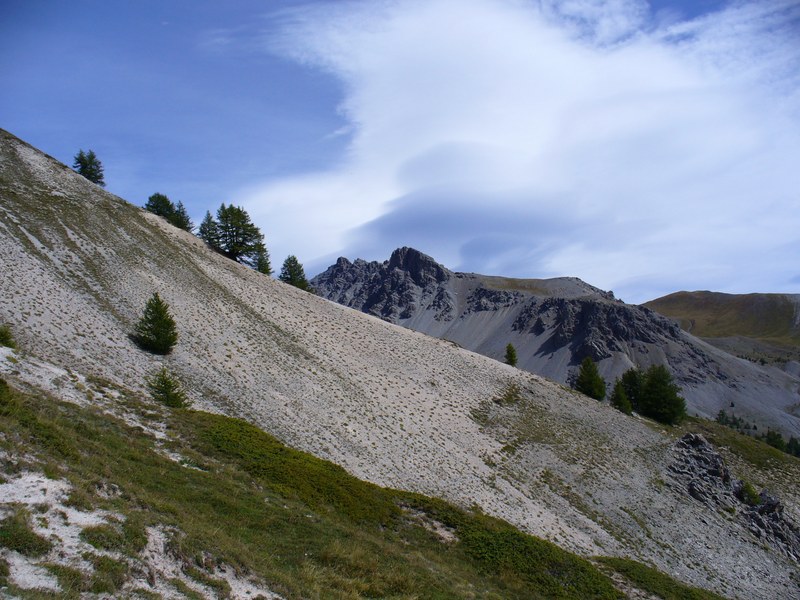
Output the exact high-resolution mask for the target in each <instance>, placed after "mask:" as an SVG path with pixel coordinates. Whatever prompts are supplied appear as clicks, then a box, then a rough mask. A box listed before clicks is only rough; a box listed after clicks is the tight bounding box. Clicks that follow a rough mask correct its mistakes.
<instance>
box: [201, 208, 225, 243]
mask: <svg viewBox="0 0 800 600" xmlns="http://www.w3.org/2000/svg"><path fill="white" fill-rule="evenodd" d="M197 235H198V237H199V238H200V239H201V240H203V241H204V242H205V243H206V244H208V245H209V246H211V247H212V248H213V249H214V250H216V251H217V252H221V249H220V246H219V227H218V226H217V222H216V221H215V220H214V217H212V216H211V211H209V210H207V211H206V216H205V217H203V221H202V222H201V223H200V227H199V228H198V229H197Z"/></svg>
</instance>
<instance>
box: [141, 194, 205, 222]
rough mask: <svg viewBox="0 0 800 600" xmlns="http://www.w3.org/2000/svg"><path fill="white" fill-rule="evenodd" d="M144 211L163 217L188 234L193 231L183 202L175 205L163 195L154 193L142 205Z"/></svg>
mask: <svg viewBox="0 0 800 600" xmlns="http://www.w3.org/2000/svg"><path fill="white" fill-rule="evenodd" d="M144 209H145V210H147V211H149V212H151V213H153V214H154V215H158V216H160V217H164V218H165V219H166V220H167V222H169V223H170V224H172V225H174V226H175V227H178V228H179V229H183V230H184V231H189V232H191V231H192V230H193V229H194V223H192V220H191V218H189V213H188V212H186V207H185V206H184V205H183V202H180V201H178V204H177V205H175V204H173V203H172V201H171V200H170V199H169V198H167V197H166V196H165V195H164V194H159V193H158V192H156V193H155V194H153V195H152V196H150V197H149V198H148V199H147V203H146V204H145V205H144Z"/></svg>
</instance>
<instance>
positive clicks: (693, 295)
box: [645, 291, 800, 360]
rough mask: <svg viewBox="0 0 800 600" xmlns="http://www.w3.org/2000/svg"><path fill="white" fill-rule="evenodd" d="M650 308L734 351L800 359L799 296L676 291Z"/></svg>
mask: <svg viewBox="0 0 800 600" xmlns="http://www.w3.org/2000/svg"><path fill="white" fill-rule="evenodd" d="M645 306H647V307H648V308H650V309H652V310H654V311H656V312H658V313H661V314H662V315H664V316H667V317H670V318H672V319H675V320H676V321H677V322H678V323H679V324H680V326H681V328H682V329H684V330H686V331H688V332H690V333H692V334H693V335H696V336H698V337H702V338H706V339H708V340H709V341H711V342H712V343H714V344H715V345H719V346H721V347H723V348H726V349H730V350H731V351H734V352H739V353H741V354H744V355H752V356H754V357H755V358H758V356H759V355H760V354H763V355H765V356H766V357H770V356H774V357H781V356H784V357H786V358H789V359H795V360H797V358H799V357H800V294H722V293H719V292H708V291H699V292H676V293H674V294H669V295H668V296H664V297H662V298H657V299H655V300H651V301H650V302H647V303H645Z"/></svg>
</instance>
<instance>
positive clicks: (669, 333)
mask: <svg viewBox="0 0 800 600" xmlns="http://www.w3.org/2000/svg"><path fill="white" fill-rule="evenodd" d="M312 285H313V286H314V288H315V289H316V290H317V293H319V294H320V295H321V296H323V297H325V298H328V299H329V300H333V301H335V302H338V303H340V304H344V305H345V306H349V307H351V308H355V309H357V310H360V311H362V312H366V313H368V314H372V315H374V316H376V317H379V318H381V319H384V320H386V321H389V322H391V323H396V324H399V325H402V326H404V327H408V328H410V329H414V330H417V331H421V332H424V333H427V334H429V335H433V336H436V337H439V338H442V339H446V340H450V341H452V342H455V343H457V344H459V345H460V346H463V347H464V348H468V349H470V350H474V351H476V352H479V353H481V354H484V355H486V356H490V357H492V358H495V359H498V360H502V359H503V356H504V353H505V348H506V345H507V344H509V343H511V344H513V345H514V347H515V348H516V352H517V357H518V366H519V367H520V368H523V369H526V370H528V371H531V372H533V373H537V374H539V375H543V376H545V377H548V378H550V379H553V380H555V381H559V382H562V383H569V382H571V381H572V379H573V378H574V377H575V374H576V372H577V369H578V366H579V364H580V362H581V360H583V359H584V357H587V356H589V357H591V358H592V359H594V360H595V361H596V362H597V363H598V366H599V369H600V372H601V374H602V375H603V376H604V377H605V379H606V381H607V383H608V384H609V387H610V384H611V383H613V381H614V380H615V379H616V378H617V377H619V376H620V375H621V374H622V373H623V372H624V371H626V370H627V369H629V368H631V367H633V366H637V367H640V368H644V369H646V368H648V367H649V366H651V365H654V364H664V365H666V366H668V367H669V369H670V370H671V372H672V373H673V375H674V377H675V379H676V381H677V383H678V384H679V385H680V387H681V389H682V393H683V395H684V396H685V398H686V400H687V405H688V409H689V412H690V414H696V415H700V416H705V417H709V418H714V417H715V416H716V415H717V413H718V412H719V411H720V410H721V409H724V410H727V411H729V412H735V413H736V414H737V415H739V416H740V417H742V418H744V419H746V420H748V421H753V422H755V423H757V424H758V425H759V426H760V427H761V428H768V427H769V428H773V429H778V430H780V431H782V432H783V433H784V434H785V435H787V436H789V435H800V408H799V407H800V377H798V375H797V371H796V370H794V371H793V370H792V369H786V368H782V369H781V368H776V367H774V366H772V365H762V364H758V363H757V362H753V361H750V360H746V359H743V358H739V357H737V356H733V355H731V354H729V353H727V352H725V351H724V350H722V349H720V348H717V347H714V346H712V345H710V344H708V343H706V342H705V341H703V340H701V339H699V338H696V337H694V336H693V335H691V334H690V333H688V332H686V331H683V330H682V329H681V328H680V327H679V325H678V323H676V322H675V321H673V320H672V319H669V318H667V317H664V316H662V315H660V314H658V313H656V312H654V311H653V310H651V309H649V308H647V307H644V306H637V305H631V304H626V303H624V302H622V301H620V300H617V299H615V298H614V295H613V294H612V293H611V292H605V291H602V290H600V289H598V288H596V287H594V286H591V285H589V284H587V283H585V282H583V281H581V280H580V279H577V278H571V277H561V278H555V279H511V278H505V277H495V276H486V275H478V274H474V273H457V272H452V271H450V270H448V269H447V268H445V267H444V266H442V265H440V264H438V263H437V262H436V261H435V260H434V259H433V258H431V257H429V256H427V255H425V254H423V253H421V252H419V251H417V250H414V249H412V248H400V249H398V250H395V251H394V252H393V253H392V255H391V257H390V258H389V260H387V261H384V262H375V261H374V262H366V261H364V260H360V259H357V260H355V261H353V262H351V261H349V260H347V259H346V258H339V259H338V260H337V262H336V264H334V265H332V266H331V267H329V268H328V269H327V270H326V271H325V272H323V273H321V274H319V275H317V276H316V277H314V279H313V280H312Z"/></svg>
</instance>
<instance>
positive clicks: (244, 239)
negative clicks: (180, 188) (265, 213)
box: [197, 202, 272, 275]
mask: <svg viewBox="0 0 800 600" xmlns="http://www.w3.org/2000/svg"><path fill="white" fill-rule="evenodd" d="M197 235H198V236H199V237H200V239H202V240H203V241H204V242H206V243H207V244H208V245H209V246H211V247H212V248H213V249H214V250H216V251H217V252H219V253H220V254H223V255H225V256H227V257H228V258H230V259H231V260H235V261H237V262H240V263H242V264H244V265H247V266H248V267H251V268H253V269H255V270H256V271H258V272H259V273H264V274H265V275H271V274H272V265H271V264H270V259H269V252H268V251H267V247H266V246H265V245H264V235H263V234H262V233H261V230H260V229H259V228H258V227H256V225H255V224H254V223H253V222H252V221H251V220H250V215H248V214H247V211H245V210H244V209H243V208H241V207H239V206H232V205H231V206H226V205H225V203H224V202H223V203H222V204H221V205H220V207H219V209H217V218H216V219H215V218H214V217H212V216H211V212H210V211H206V216H205V217H204V218H203V221H202V222H201V223H200V227H199V228H198V231H197Z"/></svg>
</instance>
